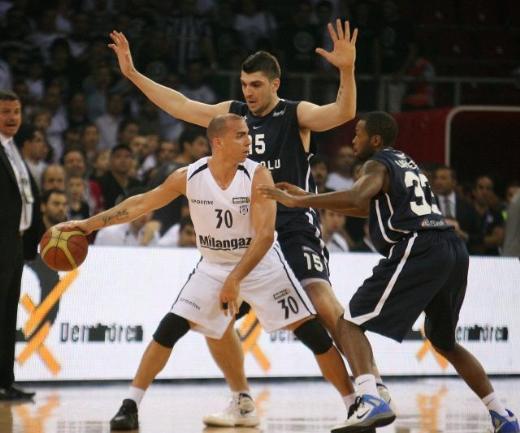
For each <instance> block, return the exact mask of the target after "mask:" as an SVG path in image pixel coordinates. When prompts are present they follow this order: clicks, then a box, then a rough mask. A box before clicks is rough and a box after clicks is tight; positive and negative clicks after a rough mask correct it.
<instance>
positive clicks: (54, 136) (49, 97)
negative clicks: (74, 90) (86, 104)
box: [43, 83, 68, 162]
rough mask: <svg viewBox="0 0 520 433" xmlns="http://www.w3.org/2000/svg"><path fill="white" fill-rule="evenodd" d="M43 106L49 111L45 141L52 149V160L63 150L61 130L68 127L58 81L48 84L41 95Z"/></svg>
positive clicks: (57, 158) (56, 159)
mask: <svg viewBox="0 0 520 433" xmlns="http://www.w3.org/2000/svg"><path fill="white" fill-rule="evenodd" d="M43 104H44V107H45V108H47V109H48V110H49V111H50V113H51V122H50V125H49V127H48V128H47V131H46V133H47V142H48V143H49V145H50V146H51V147H52V149H53V151H54V152H53V161H54V162H56V161H58V160H59V159H60V156H61V154H62V152H63V131H65V130H66V129H67V128H68V121H67V115H66V112H67V111H66V108H65V106H64V105H63V100H62V88H61V86H60V85H59V84H58V83H52V84H50V85H49V86H48V87H47V89H46V91H45V96H44V97H43Z"/></svg>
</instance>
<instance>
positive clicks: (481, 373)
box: [425, 239, 520, 433]
mask: <svg viewBox="0 0 520 433" xmlns="http://www.w3.org/2000/svg"><path fill="white" fill-rule="evenodd" d="M451 244H452V251H453V255H454V256H455V261H456V263H455V266H454V268H453V271H452V272H451V275H450V278H449V279H448V281H447V282H446V284H445V286H444V287H443V288H442V290H441V291H440V292H439V293H438V294H437V295H436V296H435V298H434V299H433V300H432V302H431V303H430V304H429V305H428V307H427V308H426V323H425V331H426V336H427V338H428V339H429V340H430V341H431V343H432V345H433V347H434V348H435V350H436V351H437V352H438V353H440V354H441V355H442V356H444V357H445V358H446V359H447V360H448V361H449V362H450V364H451V365H453V367H454V368H455V370H456V371H457V373H458V374H459V375H460V377H461V378H462V379H463V380H464V381H465V382H466V383H467V384H468V386H469V387H470V388H471V390H472V391H473V392H474V393H475V394H476V395H477V396H478V397H479V398H480V399H481V401H482V403H483V404H484V405H485V406H486V407H487V409H488V410H489V413H490V416H491V420H492V424H493V428H494V430H495V432H497V433H498V432H500V433H505V432H508V433H518V432H519V431H520V429H519V426H518V420H517V418H516V417H515V416H514V415H513V413H511V411H509V410H508V409H506V408H505V407H504V405H503V404H502V402H501V401H500V399H499V398H498V396H497V395H496V394H495V391H494V389H493V386H492V384H491V382H490V380H489V378H488V376H487V374H486V372H485V370H484V367H483V366H482V364H481V363H480V362H479V361H478V359H477V358H475V356H473V355H472V354H471V353H470V352H469V351H468V350H466V349H465V348H464V347H462V346H461V345H460V344H458V343H456V339H455V330H456V327H457V322H458V318H459V312H460V309H461V306H462V303H463V300H464V295H465V292H466V284H467V274H468V264H469V257H468V255H467V252H466V247H465V246H464V245H463V244H462V242H461V241H460V240H459V239H454V240H453V241H452V242H451Z"/></svg>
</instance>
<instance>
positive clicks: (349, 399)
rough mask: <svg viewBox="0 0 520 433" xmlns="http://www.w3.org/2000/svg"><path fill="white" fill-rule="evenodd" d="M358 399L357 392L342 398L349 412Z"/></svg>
mask: <svg viewBox="0 0 520 433" xmlns="http://www.w3.org/2000/svg"><path fill="white" fill-rule="evenodd" d="M356 397H357V394H356V393H355V392H353V393H352V394H349V395H344V396H343V397H341V398H342V399H343V403H345V407H346V408H347V410H349V409H350V406H352V405H353V404H354V402H355V401H356Z"/></svg>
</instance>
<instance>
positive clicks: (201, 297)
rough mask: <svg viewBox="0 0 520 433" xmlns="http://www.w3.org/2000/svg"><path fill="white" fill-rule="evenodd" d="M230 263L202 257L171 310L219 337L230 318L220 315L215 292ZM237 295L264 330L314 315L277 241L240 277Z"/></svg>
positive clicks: (195, 329) (200, 329)
mask: <svg viewBox="0 0 520 433" xmlns="http://www.w3.org/2000/svg"><path fill="white" fill-rule="evenodd" d="M234 266H235V265H234V264H229V265H228V264H226V265H223V264H215V263H208V262H207V261H205V260H204V259H202V260H201V261H200V262H199V263H198V265H197V266H196V267H195V269H194V270H193V272H192V273H191V274H190V276H189V277H188V281H186V284H185V285H184V287H183V288H182V289H181V291H180V293H179V295H178V296H177V299H176V300H175V302H174V304H173V306H172V308H171V312H172V313H175V314H177V315H179V316H181V317H184V318H185V319H186V320H189V321H190V322H192V323H193V324H194V325H195V326H193V327H192V329H193V330H194V331H198V332H200V333H202V334H204V335H205V336H207V337H210V338H215V339H220V338H221V337H222V335H224V332H225V331H226V329H227V327H228V326H229V323H230V322H231V320H232V319H233V318H232V317H231V316H229V315H227V316H226V315H225V314H224V311H223V310H222V308H221V305H220V300H219V295H220V290H221V289H222V285H223V284H224V280H225V279H226V278H227V276H228V275H229V273H230V272H231V270H232V269H233V268H234ZM239 296H240V298H241V299H243V300H245V301H246V302H247V303H248V304H249V305H251V308H253V310H254V311H255V313H256V316H257V317H258V320H259V321H260V324H261V325H262V327H263V328H264V330H265V331H266V332H272V331H275V330H277V329H281V328H284V327H286V326H288V325H290V324H291V323H294V322H297V321H298V320H301V319H304V318H306V317H309V316H311V315H314V314H316V312H315V310H314V307H313V306H312V303H311V301H310V300H309V298H308V297H307V294H306V293H305V291H304V290H303V288H302V286H301V285H300V283H299V282H298V280H297V279H296V277H295V276H294V274H293V272H292V271H291V269H290V268H289V265H288V264H287V262H286V261H285V258H284V256H283V254H282V252H281V250H280V246H279V245H278V243H275V244H274V245H273V247H272V248H271V249H270V250H269V251H268V252H267V253H266V255H265V256H264V257H263V259H262V260H261V261H260V263H258V265H257V266H256V267H255V268H254V269H253V270H252V271H251V272H250V273H249V275H248V276H247V277H246V278H244V279H243V280H242V282H241V283H240V295H239Z"/></svg>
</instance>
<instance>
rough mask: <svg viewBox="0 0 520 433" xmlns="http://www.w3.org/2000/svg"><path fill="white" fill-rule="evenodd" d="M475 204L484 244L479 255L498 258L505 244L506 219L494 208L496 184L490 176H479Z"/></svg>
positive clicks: (479, 249) (479, 250)
mask: <svg viewBox="0 0 520 433" xmlns="http://www.w3.org/2000/svg"><path fill="white" fill-rule="evenodd" d="M473 203H474V205H475V209H476V210H477V213H478V215H479V217H480V230H481V231H480V233H481V236H482V239H483V240H482V243H481V244H480V245H479V246H478V253H480V254H485V255H490V256H497V255H498V254H499V248H500V247H501V246H502V244H503V242H504V218H503V217H502V212H501V211H500V210H499V209H496V208H493V205H495V204H496V203H497V199H496V194H495V192H494V183H493V180H492V179H491V178H490V177H489V176H479V177H478V178H477V179H476V181H475V183H474V186H473Z"/></svg>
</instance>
